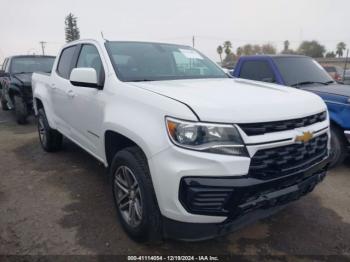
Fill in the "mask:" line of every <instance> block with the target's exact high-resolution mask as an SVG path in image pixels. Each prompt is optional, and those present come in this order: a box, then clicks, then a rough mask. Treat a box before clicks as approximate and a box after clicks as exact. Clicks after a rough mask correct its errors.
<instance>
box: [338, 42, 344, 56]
mask: <svg viewBox="0 0 350 262" xmlns="http://www.w3.org/2000/svg"><path fill="white" fill-rule="evenodd" d="M345 49H346V44H345V43H344V42H340V43H338V44H337V51H336V54H337V55H338V56H339V57H342V56H343V53H344V50H345Z"/></svg>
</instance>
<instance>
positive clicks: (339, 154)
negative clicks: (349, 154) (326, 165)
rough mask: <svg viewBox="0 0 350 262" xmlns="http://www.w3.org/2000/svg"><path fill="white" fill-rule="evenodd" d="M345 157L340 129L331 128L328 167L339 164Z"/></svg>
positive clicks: (343, 141) (344, 147)
mask: <svg viewBox="0 0 350 262" xmlns="http://www.w3.org/2000/svg"><path fill="white" fill-rule="evenodd" d="M345 157H346V144H345V140H344V139H343V138H342V137H341V134H340V131H339V130H337V129H334V128H332V129H331V150H330V159H331V161H330V167H331V168H332V167H335V166H337V165H340V164H341V163H342V162H343V161H344V159H345Z"/></svg>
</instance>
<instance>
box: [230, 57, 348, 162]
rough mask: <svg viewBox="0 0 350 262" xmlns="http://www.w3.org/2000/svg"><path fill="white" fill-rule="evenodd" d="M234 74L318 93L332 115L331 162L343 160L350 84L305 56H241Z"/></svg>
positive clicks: (345, 147) (345, 148)
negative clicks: (333, 76)
mask: <svg viewBox="0 0 350 262" xmlns="http://www.w3.org/2000/svg"><path fill="white" fill-rule="evenodd" d="M233 76H234V77H238V78H245V79H252V80H257V81H263V82H269V83H276V84H280V85H285V86H290V87H294V88H298V89H301V90H306V91H310V92H312V93H315V94H317V95H319V96H321V97H322V98H323V100H324V101H325V102H326V104H327V106H328V110H329V114H330V119H331V132H332V139H331V144H332V150H331V163H332V166H335V165H337V164H340V163H341V162H343V161H344V159H345V157H346V155H347V154H348V152H349V146H350V117H349V116H350V86H347V85H341V84H338V83H337V82H335V81H334V80H333V79H332V78H331V77H330V76H329V75H328V74H327V72H326V71H325V70H324V69H323V68H322V66H321V65H320V64H318V63H317V62H316V61H315V60H314V59H312V58H310V57H306V56H292V55H277V56H268V55H262V56H246V57H241V58H240V59H239V61H238V63H237V66H236V68H235V71H234V73H233ZM276 87H277V86H276Z"/></svg>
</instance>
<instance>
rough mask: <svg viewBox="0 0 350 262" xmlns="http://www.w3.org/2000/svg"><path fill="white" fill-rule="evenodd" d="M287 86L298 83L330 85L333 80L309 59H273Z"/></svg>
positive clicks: (317, 64)
mask: <svg viewBox="0 0 350 262" xmlns="http://www.w3.org/2000/svg"><path fill="white" fill-rule="evenodd" d="M273 60H274V61H275V63H276V65H277V67H278V69H279V71H280V72H281V74H282V77H283V79H284V81H285V84H286V85H288V86H296V85H297V84H298V83H306V82H308V83H313V82H315V83H328V82H330V81H332V78H331V77H330V76H329V75H328V74H327V72H326V71H325V70H324V69H323V68H322V66H321V65H320V64H319V63H317V62H316V61H315V60H313V59H312V58H309V57H275V58H273Z"/></svg>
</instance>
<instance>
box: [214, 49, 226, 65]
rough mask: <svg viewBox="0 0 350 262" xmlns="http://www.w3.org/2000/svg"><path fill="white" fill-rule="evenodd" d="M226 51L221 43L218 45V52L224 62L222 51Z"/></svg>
mask: <svg viewBox="0 0 350 262" xmlns="http://www.w3.org/2000/svg"><path fill="white" fill-rule="evenodd" d="M223 51H224V49H223V48H222V46H221V45H219V46H218V48H217V49H216V52H218V54H219V56H220V61H221V64H222V52H223Z"/></svg>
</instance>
